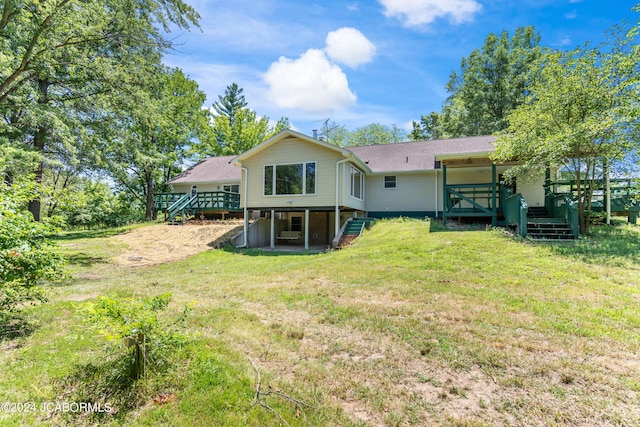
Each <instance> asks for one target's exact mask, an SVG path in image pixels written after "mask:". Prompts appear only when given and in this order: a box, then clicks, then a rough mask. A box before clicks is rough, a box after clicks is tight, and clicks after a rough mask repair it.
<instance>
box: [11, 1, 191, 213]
mask: <svg viewBox="0 0 640 427" xmlns="http://www.w3.org/2000/svg"><path fill="white" fill-rule="evenodd" d="M0 14H1V17H0V49H1V51H2V52H3V53H2V55H1V56H0V115H1V116H2V117H3V119H4V120H3V121H2V123H0V145H2V146H7V145H10V144H12V145H13V146H14V147H15V146H16V144H15V142H14V141H16V140H18V141H20V142H21V144H22V146H23V147H22V148H23V149H24V150H29V151H33V152H35V153H36V154H38V155H39V157H40V160H39V162H38V163H37V165H36V166H35V168H34V172H35V174H34V177H35V181H36V183H38V184H39V183H41V182H42V176H43V173H44V170H45V169H46V168H48V167H50V165H51V164H55V163H56V162H59V161H62V160H63V159H68V158H72V157H73V156H74V154H75V152H76V150H77V146H78V143H79V141H81V139H80V136H81V134H82V133H83V126H84V125H85V124H86V121H87V120H94V119H98V120H99V119H100V116H101V113H100V112H97V111H95V110H96V109H97V106H98V105H99V104H100V102H99V101H97V100H96V98H97V97H98V96H99V95H101V94H104V93H113V92H124V91H127V90H128V88H131V87H132V86H135V85H136V84H138V82H140V81H141V78H142V77H141V74H140V72H139V71H140V70H141V69H144V67H141V64H144V63H145V62H146V61H154V60H158V59H159V55H160V54H161V53H162V52H163V51H164V50H165V49H167V48H169V47H170V46H171V43H170V42H169V41H168V40H167V38H166V36H165V34H166V33H168V31H169V30H170V28H169V27H170V25H176V26H177V27H179V28H182V29H186V28H188V26H189V24H195V25H197V21H198V18H199V17H198V15H197V13H196V12H195V10H194V9H193V8H191V7H190V6H188V5H187V4H186V3H184V2H183V1H182V0H166V1H165V0H140V1H138V0H106V1H97V0H86V1H80V0H44V1H39V2H31V3H29V4H22V2H18V1H17V0H5V1H4V2H3V4H2V6H0ZM158 27H159V28H158ZM92 110H93V111H92ZM30 210H31V212H32V214H33V215H34V218H35V219H36V220H38V219H39V216H40V198H39V197H35V198H34V200H32V201H31V202H30Z"/></svg>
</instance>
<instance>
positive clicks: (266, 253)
mask: <svg viewBox="0 0 640 427" xmlns="http://www.w3.org/2000/svg"><path fill="white" fill-rule="evenodd" d="M222 250H223V251H225V252H228V253H232V254H238V255H245V256H256V257H257V256H259V257H281V256H287V257H294V256H309V255H318V254H320V253H325V252H326V251H322V252H321V251H304V250H300V251H294V250H290V251H287V250H284V251H279V250H277V249H276V250H270V249H241V248H236V247H233V246H225V247H224V248H223V249H222Z"/></svg>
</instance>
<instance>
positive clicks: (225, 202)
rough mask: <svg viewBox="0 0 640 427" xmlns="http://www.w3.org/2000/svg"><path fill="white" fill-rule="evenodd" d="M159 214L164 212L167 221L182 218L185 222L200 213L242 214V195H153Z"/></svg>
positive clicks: (205, 192) (212, 192)
mask: <svg viewBox="0 0 640 427" xmlns="http://www.w3.org/2000/svg"><path fill="white" fill-rule="evenodd" d="M153 201H154V206H155V209H156V211H157V212H164V214H165V219H166V220H167V221H175V220H176V219H177V218H180V221H181V222H184V221H185V218H187V217H188V216H194V215H196V214H197V213H200V212H222V213H228V212H240V211H241V210H242V208H241V207H240V194H238V193H231V192H228V191H203V192H198V193H195V194H189V193H158V194H154V195H153Z"/></svg>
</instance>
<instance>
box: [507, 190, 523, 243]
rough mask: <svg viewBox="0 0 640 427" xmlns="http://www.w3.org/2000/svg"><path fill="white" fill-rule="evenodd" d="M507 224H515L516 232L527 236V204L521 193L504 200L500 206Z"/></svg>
mask: <svg viewBox="0 0 640 427" xmlns="http://www.w3.org/2000/svg"><path fill="white" fill-rule="evenodd" d="M502 210H503V212H504V219H505V222H506V223H507V225H515V226H516V228H517V230H518V234H519V235H520V236H522V237H527V213H528V211H529V205H528V204H527V201H526V199H525V198H524V196H523V195H522V194H521V193H516V194H514V195H512V196H509V197H507V198H506V199H505V200H504V206H503V208H502Z"/></svg>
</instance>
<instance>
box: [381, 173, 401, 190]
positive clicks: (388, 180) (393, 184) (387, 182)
mask: <svg viewBox="0 0 640 427" xmlns="http://www.w3.org/2000/svg"><path fill="white" fill-rule="evenodd" d="M397 187H398V177H397V176H396V175H385V177H384V188H386V189H387V190H395V189H396V188H397Z"/></svg>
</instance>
